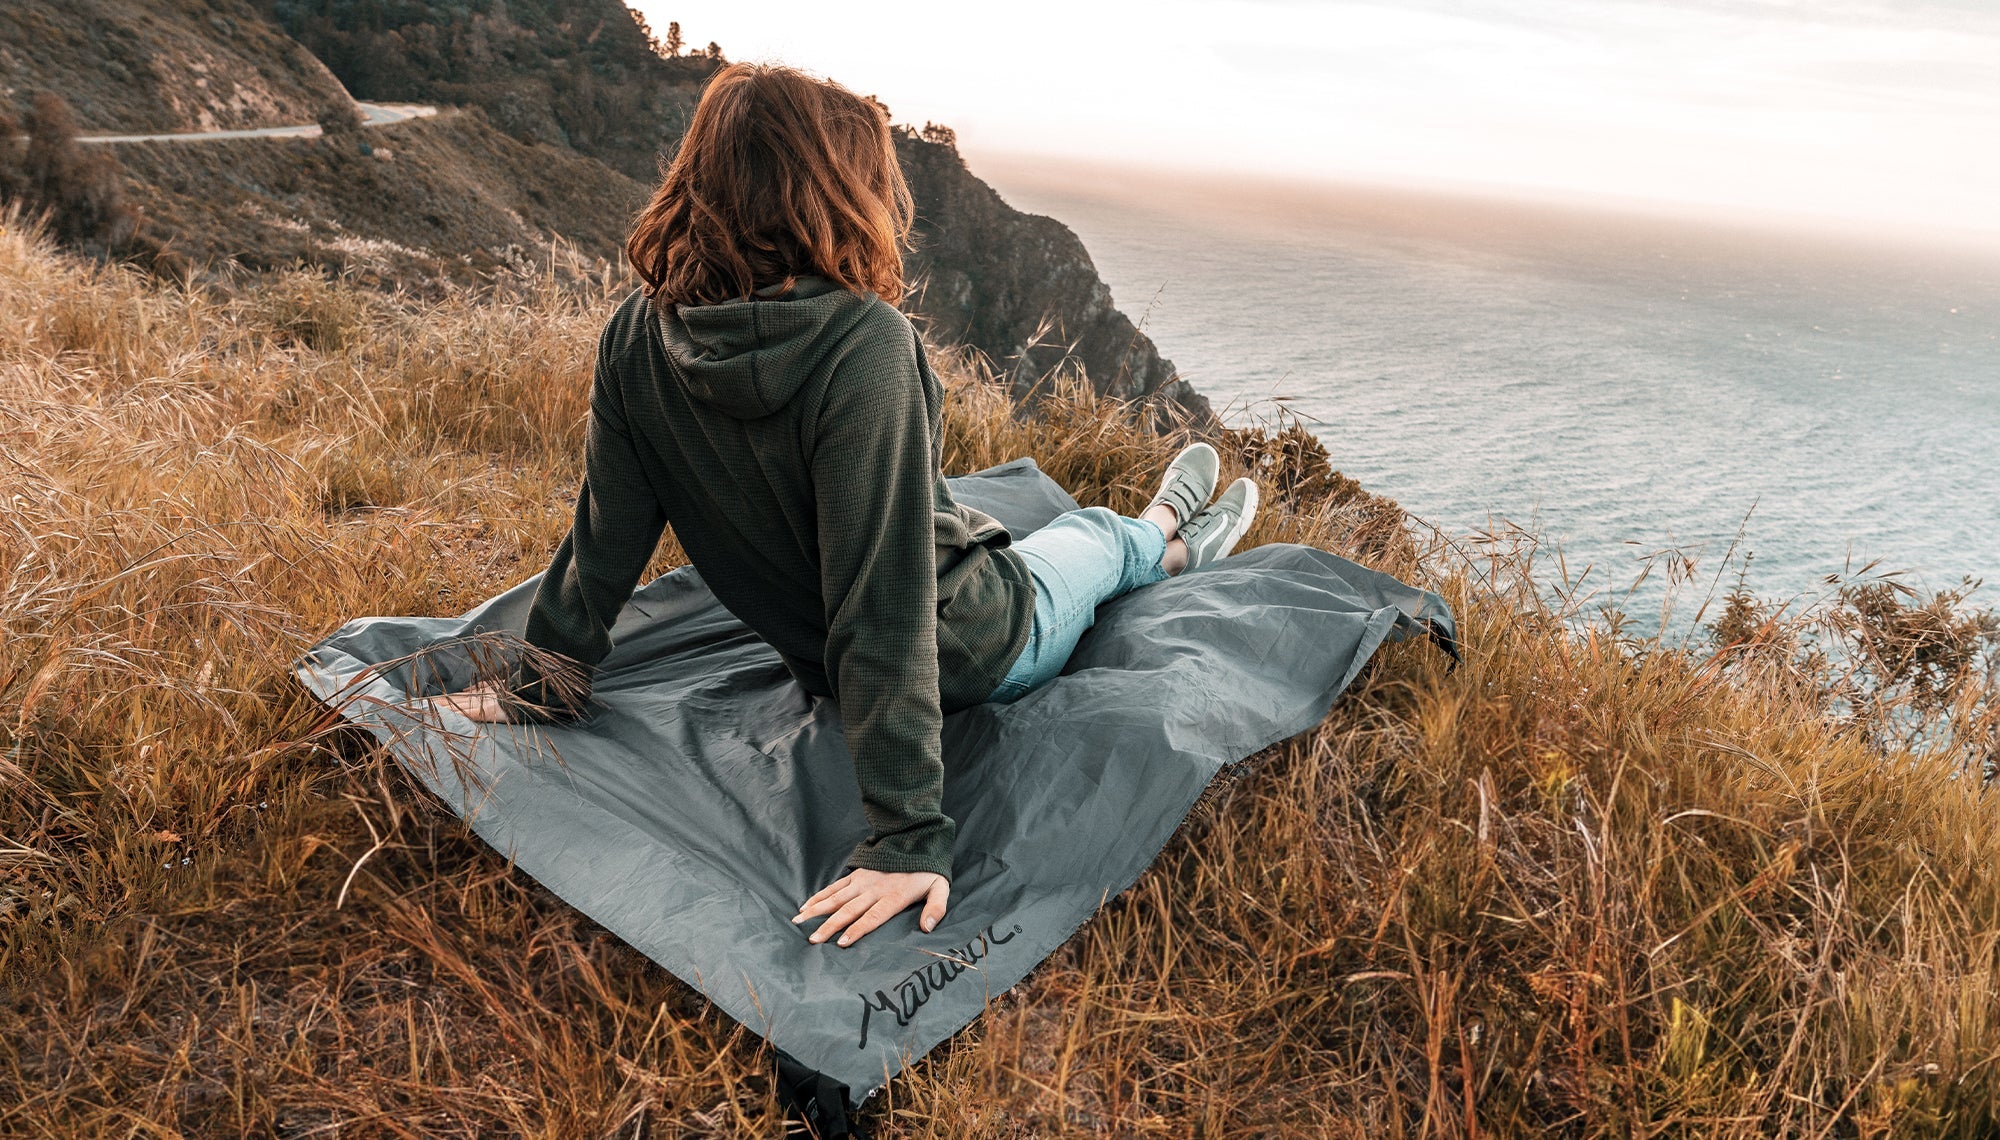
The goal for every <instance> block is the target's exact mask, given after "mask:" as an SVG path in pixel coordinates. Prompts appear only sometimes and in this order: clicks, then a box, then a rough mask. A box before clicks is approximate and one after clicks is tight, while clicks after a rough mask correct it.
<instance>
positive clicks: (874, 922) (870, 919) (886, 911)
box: [840, 895, 914, 946]
mask: <svg viewBox="0 0 2000 1140" xmlns="http://www.w3.org/2000/svg"><path fill="white" fill-rule="evenodd" d="M912 901H914V900H911V899H906V898H902V897H900V896H898V895H883V896H881V897H879V898H877V899H876V900H875V905H873V906H871V907H869V908H868V909H867V910H865V911H862V912H861V917H860V918H857V919H855V920H854V923H853V924H852V925H850V926H849V927H848V928H847V930H846V931H845V932H843V933H842V934H841V936H840V944H841V945H842V946H852V945H854V943H855V942H856V941H857V940H859V939H860V937H861V936H862V935H864V934H866V933H868V932H869V931H871V930H873V929H875V928H876V927H878V926H880V925H882V924H883V923H885V922H887V921H889V920H890V919H892V918H894V917H896V916H897V915H899V914H901V913H903V912H904V911H906V910H908V909H909V908H910V903H911V902H912Z"/></svg>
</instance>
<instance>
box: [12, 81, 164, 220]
mask: <svg viewBox="0 0 2000 1140" xmlns="http://www.w3.org/2000/svg"><path fill="white" fill-rule="evenodd" d="M76 135H77V127H76V118H75V117H74V116H73V115H71V114H70V110H69V104H68V103H65V102H64V101H63V99H62V96H60V95H56V94H54V93H51V92H46V91H45V92H43V93H41V94H39V95H37V96H35V99H34V104H33V107H32V109H31V110H29V112H28V113H27V115H26V116H25V117H23V118H22V119H21V120H20V121H19V122H16V121H14V120H13V119H11V118H9V117H8V116H7V115H6V114H4V113H0V203H7V202H11V203H15V204H17V206H18V208H19V209H21V211H22V212H24V213H26V214H29V215H44V216H46V218H47V225H48V228H49V232H50V233H51V234H52V235H54V236H55V238H56V240H58V241H61V242H64V243H65V244H69V245H75V246H81V247H85V248H94V249H98V250H110V249H115V248H119V247H122V246H124V245H127V244H128V243H129V242H130V241H131V240H132V238H133V236H134V235H135V233H136V231H137V229H138V225H139V215H138V212H137V211H136V210H134V209H132V208H131V206H129V205H128V204H126V201H125V188H124V186H123V184H122V183H121V182H120V181H119V176H118V164H117V162H116V161H114V160H113V159H112V158H111V156H110V154H109V153H107V152H106V151H104V150H102V149H93V148H89V147H85V146H84V145H82V144H81V143H78V142H77V141H76Z"/></svg>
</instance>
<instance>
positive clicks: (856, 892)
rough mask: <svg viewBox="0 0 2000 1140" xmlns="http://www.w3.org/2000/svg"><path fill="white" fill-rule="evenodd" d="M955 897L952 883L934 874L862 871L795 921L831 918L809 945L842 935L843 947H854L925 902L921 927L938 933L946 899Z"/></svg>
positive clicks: (814, 900) (835, 885) (837, 883)
mask: <svg viewBox="0 0 2000 1140" xmlns="http://www.w3.org/2000/svg"><path fill="white" fill-rule="evenodd" d="M950 896H951V883H950V882H949V881H947V880H946V879H945V877H944V876H943V875H940V874H937V873H936V872H934V871H870V870H868V869H867V868H865V867H857V868H855V869H854V870H853V871H851V872H849V873H848V874H846V875H844V876H842V877H840V878H838V879H835V880H834V881H833V882H832V884H831V885H829V886H828V887H827V888H826V889H825V890H823V891H821V892H819V893H818V894H816V895H814V896H813V897H811V898H809V899H807V900H806V901H805V905H804V906H801V907H800V908H799V913H798V917H796V918H794V919H792V922H793V923H800V922H804V921H806V920H807V919H809V918H813V917H815V916H817V915H822V914H830V915H832V916H833V917H832V918H829V919H827V920H826V921H825V922H822V923H820V925H819V929H818V930H815V931H813V932H812V937H811V938H810V939H809V940H808V941H812V942H825V941H826V940H827V939H829V938H831V937H833V936H834V935H835V934H839V935H840V945H842V946H852V945H854V943H855V942H857V941H859V940H860V938H861V936H862V935H864V934H867V933H868V932H869V931H871V930H873V929H875V928H876V927H878V926H880V925H882V924H883V923H885V922H887V921H889V920H890V919H891V918H894V917H895V916H896V915H899V914H901V913H903V911H904V910H906V909H908V908H909V907H910V906H912V905H914V904H915V903H918V902H922V903H923V904H924V913H923V915H922V917H921V918H920V919H919V925H921V926H922V927H923V928H924V929H925V930H932V929H935V928H936V927H937V924H938V923H939V922H940V921H942V920H943V919H944V904H945V899H947V898H949V897H950ZM843 928H845V929H844V932H843Z"/></svg>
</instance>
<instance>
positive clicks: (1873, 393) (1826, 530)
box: [972, 157, 2000, 624]
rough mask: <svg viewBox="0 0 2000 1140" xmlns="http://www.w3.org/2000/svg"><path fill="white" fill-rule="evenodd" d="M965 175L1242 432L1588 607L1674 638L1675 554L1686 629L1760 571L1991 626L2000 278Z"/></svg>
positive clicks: (1408, 209)
mask: <svg viewBox="0 0 2000 1140" xmlns="http://www.w3.org/2000/svg"><path fill="white" fill-rule="evenodd" d="M972 166H973V169H974V171H975V172H976V173H978V174H980V175H981V176H982V177H984V178H986V179H987V180H988V181H989V182H990V183H992V184H993V185H994V186H995V188H996V189H998V190H999V191H1000V193H1001V195H1002V196H1003V197H1005V198H1006V199H1007V200H1008V201H1009V202H1010V203H1011V204H1013V205H1014V206H1016V207H1017V208H1020V209H1023V210H1027V211H1030V212H1032V213H1040V214H1048V215H1051V216H1053V217H1056V218H1059V219H1061V220H1062V221H1063V222H1065V223H1066V224H1068V225H1069V226H1070V227H1071V228H1072V229H1073V230H1075V231H1076V233H1077V234H1078V236H1080V237H1081V238H1082V239H1083V241H1084V244H1085V245H1086V246H1087V247H1088V249H1089V250H1090V253H1091V255H1092V259H1093V260H1094V261H1095V262H1096V264H1097V267H1098V270H1099V272H1100V273H1101V274H1102V275H1103V277H1104V279H1105V280H1106V282H1107V283H1108V284H1109V285H1110V287H1111V290H1112V294H1113V296H1114V298H1115V299H1116V301H1117V302H1118V304H1119V306H1120V307H1121V308H1122V309H1123V310H1124V311H1125V312H1126V313H1127V314H1128V315H1130V316H1131V317H1133V319H1134V320H1142V319H1143V327H1144V328H1145V330H1146V332H1147V333H1148V334H1149V335H1151V336H1152V338H1153V340H1154V341H1155V343H1156V344H1158V346H1159V348H1160V351H1161V353H1162V354H1163V355H1165V356H1167V357H1169V358H1171V359H1172V360H1173V361H1174V363H1175V365H1176V366H1177V367H1178V368H1179V369H1180V371H1181V373H1182V375H1184V376H1186V377H1188V379H1189V380H1190V381H1191V382H1192V383H1193V384H1194V385H1195V387H1196V388H1197V389H1198V390H1200V391H1201V392H1203V393H1204V394H1206V395H1207V396H1208V397H1209V399H1210V400H1211V401H1212V402H1213V403H1214V404H1215V406H1216V408H1217V410H1218V411H1220V412H1222V413H1223V415H1224V416H1225V418H1226V419H1228V420H1230V421H1232V422H1237V423H1241V422H1244V421H1246V420H1249V419H1254V418H1258V417H1268V416H1270V415H1271V414H1272V413H1273V412H1274V410H1275V409H1276V408H1278V407H1284V408H1287V409H1289V410H1290V411H1291V412H1294V413H1296V414H1298V415H1299V416H1300V417H1302V418H1303V419H1304V420H1305V421H1306V422H1307V423H1308V425H1309V426H1310V427H1311V428H1312V430H1313V431H1314V432H1315V433H1316V434H1317V435H1318V436H1319V438H1320V439H1321V440H1322V441H1323V442H1324V443H1325V444H1326V446H1327V448H1328V450H1329V451H1330V452H1331V453H1332V455H1333V457H1334V461H1335V463H1336V465H1337V466H1339V467H1340V468H1341V469H1342V470H1343V471H1345V472H1346V473H1347V474H1349V475H1351V476H1353V477H1354V478H1357V479H1359V480H1360V481H1361V482H1362V483H1363V484H1364V485H1365V486H1367V487H1369V488H1370V489H1372V490H1375V491H1377V492H1380V493H1382V494H1386V495H1389V496H1391V497H1393V498H1395V499H1397V500H1398V501H1399V502H1401V503H1402V504H1403V506H1404V507H1405V508H1407V509H1408V510H1410V511H1411V512H1413V513H1414V514H1416V515H1417V516H1419V517H1421V518H1423V519H1425V520H1427V521H1428V522H1430V523H1432V524H1434V525H1436V526H1438V527H1440V528H1442V529H1444V530H1445V531H1447V532H1449V533H1452V534H1456V535H1476V534H1478V533H1480V532H1492V531H1493V530H1494V529H1495V528H1504V527H1505V526H1506V525H1508V524H1515V525H1519V526H1524V527H1528V528H1530V529H1532V530H1535V531H1536V532H1538V533H1539V534H1541V535H1542V537H1543V540H1544V543H1545V545H1544V547H1543V551H1544V553H1543V556H1542V557H1543V559H1544V561H1543V568H1544V569H1545V570H1548V571H1553V570H1554V569H1555V566H1554V563H1553V548H1554V547H1555V546H1558V545H1559V547H1560V549H1561V551H1562V553H1563V557H1564V560H1565V564H1566V566H1567V569H1568V573H1569V576H1570V577H1571V578H1572V579H1581V580H1582V583H1583V590H1584V592H1586V593H1588V592H1589V591H1591V590H1592V589H1595V590H1596V591H1598V592H1597V593H1596V594H1595V595H1594V599H1593V604H1595V603H1599V602H1611V603H1614V604H1618V605H1619V606H1620V607H1621V608H1622V609H1624V610H1626V612H1628V613H1629V614H1630V615H1631V616H1633V617H1634V618H1635V619H1637V620H1638V621H1639V622H1640V623H1642V624H1649V623H1650V621H1652V620H1657V618H1658V616H1659V613H1660V604H1661V602H1662V600H1663V598H1664V593H1663V591H1664V589H1665V587H1666V583H1667V579H1668V575H1667V569H1668V567H1669V565H1671V564H1673V563H1674V562H1675V559H1674V558H1673V557H1671V556H1668V555H1666V554H1664V553H1662V552H1666V551H1676V552H1679V553H1680V554H1682V555H1685V556H1687V558H1689V559H1691V560H1692V563H1693V573H1692V575H1691V577H1690V580H1691V581H1692V583H1693V585H1692V586H1691V587H1683V588H1681V590H1680V591H1679V592H1678V596H1677V600H1676V602H1675V605H1676V607H1678V608H1677V609H1676V611H1675V612H1676V615H1677V617H1676V618H1675V619H1674V621H1675V623H1676V624H1679V623H1680V622H1682V621H1684V620H1686V619H1687V618H1689V617H1690V611H1691V609H1692V607H1694V606H1696V605H1698V604H1699V603H1700V600H1701V598H1702V597H1703V596H1706V595H1707V594H1708V593H1709V592H1710V589H1709V587H1710V583H1712V582H1716V581H1718V580H1719V582H1720V590H1722V591H1726V590H1727V589H1728V588H1729V587H1730V586H1731V585H1732V584H1733V583H1734V581H1735V578H1736V572H1737V570H1738V569H1739V568H1740V566H1741V561H1740V560H1741V559H1742V557H1743V556H1744V555H1746V554H1747V555H1750V556H1751V557H1750V561H1749V567H1750V569H1749V576H1748V584H1749V586H1750V587H1751V589H1753V590H1754V591H1756V592H1758V593H1760V594H1763V595H1766V596H1771V597H1787V598H1790V597H1797V596H1812V595H1815V594H1817V593H1818V592H1820V591H1823V590H1824V589H1825V588H1826V586H1827V582H1826V577H1825V576H1826V575H1850V574H1853V573H1854V572H1856V571H1859V570H1861V569H1862V568H1863V566H1864V565H1866V564H1867V563H1869V562H1871V561H1874V562H1877V565H1876V567H1875V570H1874V572H1877V573H1879V572H1881V571H1884V570H1892V569H1893V570H1899V571H1904V572H1906V574H1905V576H1904V578H1903V580H1904V581H1907V582H1910V583H1911V584H1913V585H1917V586H1920V587H1925V588H1932V589H1935V588H1939V587H1945V586H1953V585H1956V584H1957V583H1958V582H1959V581H1960V580H1961V579H1962V578H1963V577H1965V576H1968V575H1969V576H1972V577H1975V578H1984V579H1986V580H1987V581H1988V582H1990V583H1992V585H1990V586H1989V587H1987V589H1986V590H1983V591H1981V594H1980V595H1979V596H1982V597H1984V598H1985V600H1986V602H1987V604H1989V605H1990V604H1995V603H1996V601H2000V253H1995V252H1991V251H1982V250H1979V249H1977V248H1976V247H1965V248H1958V247H1954V246H1952V245H1951V244H1949V243H1939V242H1936V241H1935V240H1933V241H1932V242H1931V243H1930V244H1922V245H1918V244H1910V245H1907V246H1905V245H1897V244H1894V243H1891V242H1890V241H1889V240H1887V239H1886V238H1883V237H1880V236H1877V235H1833V234H1821V233H1808V232H1806V231H1801V230H1788V229H1785V228H1782V227H1772V226H1765V227H1762V228H1759V227H1755V226H1750V225H1725V224H1722V223H1716V222H1696V221H1688V220H1682V219H1662V218H1655V217H1647V216H1644V215H1636V214H1618V213H1612V212H1605V211H1603V210H1601V209H1585V208H1581V207H1558V206H1548V205H1542V204H1525V203H1518V202H1502V201H1479V200H1476V199H1460V198H1451V197H1444V196H1438V195H1433V194H1419V193H1415V192H1406V191H1387V190H1364V189H1335V188H1327V187H1306V186H1284V185H1278V184H1269V183H1250V182H1236V183H1232V182H1226V181H1220V180H1195V179H1186V178H1180V177H1178V176H1171V177H1170V176H1161V175H1157V174H1148V173H1144V172H1139V171H1132V170H1117V169H1110V168H1086V167H1078V166H1067V165H1056V164H1050V163H1043V162H1033V161H1025V160H1002V161H981V160H980V159H978V158H976V157H975V158H974V159H973V161H972ZM1739 535H1740V536H1741V541H1740V543H1739V542H1738V537H1739ZM1732 548H1733V549H1734V551H1735V554H1734V559H1735V560H1727V559H1726V557H1725V556H1726V555H1728V554H1729V552H1730V551H1731V550H1732ZM1649 555H1650V556H1651V558H1652V564H1653V567H1654V568H1653V570H1652V571H1651V573H1650V574H1649V575H1647V576H1646V578H1645V581H1644V582H1643V583H1641V584H1640V585H1639V587H1638V588H1637V589H1636V590H1634V589H1633V586H1634V583H1635V582H1638V581H1639V580H1640V578H1641V571H1642V569H1643V568H1644V567H1645V566H1646V565H1647V558H1648V556H1649ZM1683 566H1685V564H1684V563H1683Z"/></svg>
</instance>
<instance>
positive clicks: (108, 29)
mask: <svg viewBox="0 0 2000 1140" xmlns="http://www.w3.org/2000/svg"><path fill="white" fill-rule="evenodd" d="M39 91H53V92H55V93H57V94H59V95H61V96H62V97H63V99H64V100H65V101H67V102H68V103H69V105H70V108H71V110H73V111H74V112H75V114H76V117H77V121H78V122H79V123H80V124H82V127H83V129H84V130H85V131H98V132H132V133H142V132H143V133H155V132H163V131H207V130H236V129H239V128H244V127H274V126H283V125H285V124H289V123H310V122H314V121H315V120H316V119H317V118H318V117H319V115H320V113H321V112H322V111H323V110H325V109H326V108H327V107H329V106H336V105H345V104H346V102H347V94H346V92H344V91H342V90H341V86H340V83H339V82H338V81H337V80H335V79H334V78H333V75H332V73H330V72H329V71H327V69H326V68H325V67H324V66H322V65H321V63H320V62H319V60H317V59H315V58H314V57H313V55H312V53H310V52H308V51H306V50H304V49H303V48H301V47H300V46H299V45H298V44H297V43H295V42H293V40H292V39H291V37H289V36H287V35H285V34H284V33H283V32H282V31H280V30H279V29H277V28H275V27H272V26H271V24H270V22H269V21H267V20H265V19H264V18H263V16H262V15H260V14H259V13H258V12H257V11H256V10H254V9H252V8H251V7H250V5H249V4H247V3H245V2H244V0H4V2H0V109H4V108H5V107H6V106H8V105H12V106H13V108H14V109H15V111H16V112H19V111H22V110H25V109H26V108H27V105H28V101H29V100H30V99H32V98H33V97H34V95H35V93H36V92H39Z"/></svg>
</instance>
